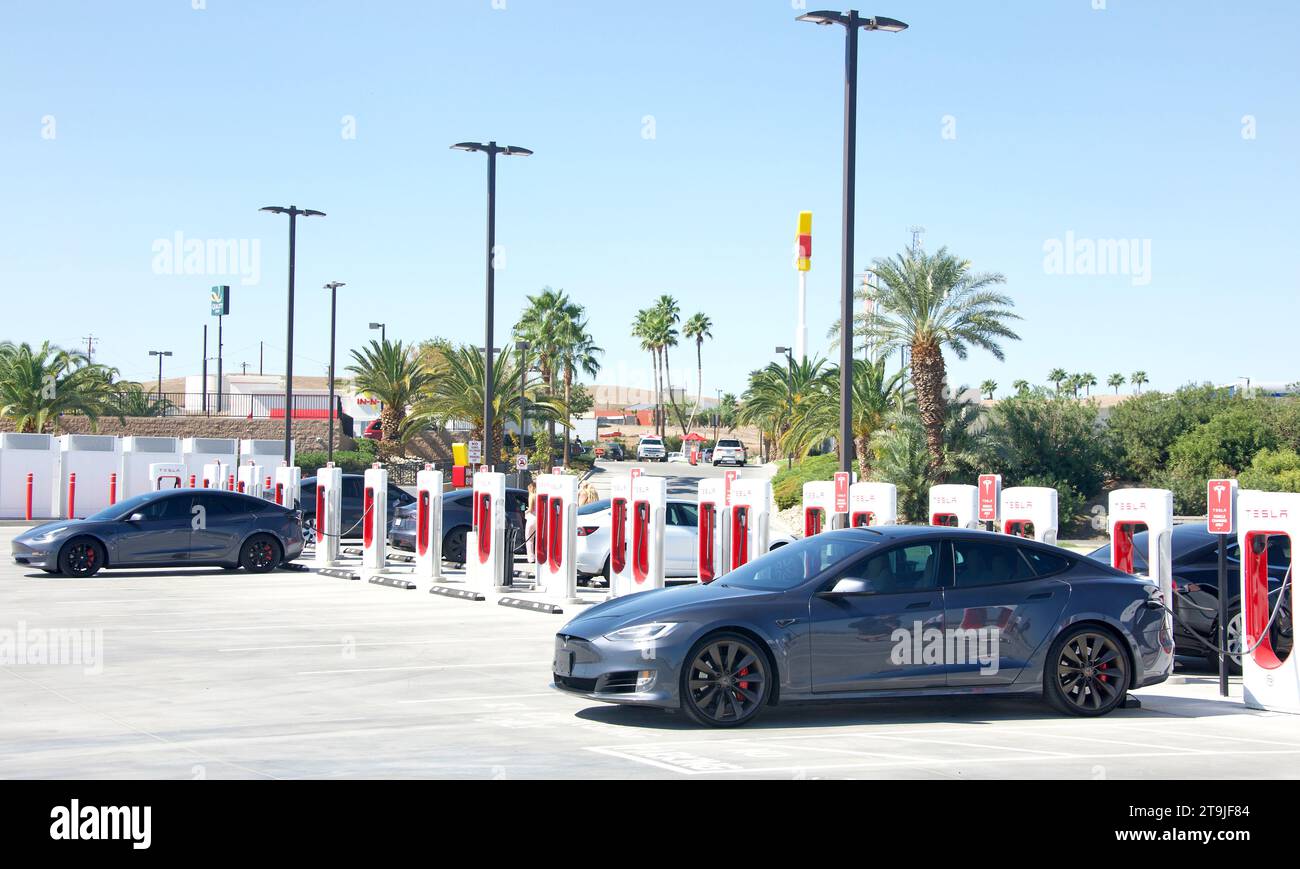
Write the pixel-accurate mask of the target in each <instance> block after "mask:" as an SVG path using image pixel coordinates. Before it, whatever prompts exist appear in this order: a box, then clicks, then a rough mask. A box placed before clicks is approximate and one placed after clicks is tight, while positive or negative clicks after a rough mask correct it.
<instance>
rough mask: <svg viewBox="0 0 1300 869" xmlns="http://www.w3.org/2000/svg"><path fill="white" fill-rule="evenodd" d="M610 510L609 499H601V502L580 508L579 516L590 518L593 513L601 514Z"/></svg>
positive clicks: (593, 502)
mask: <svg viewBox="0 0 1300 869" xmlns="http://www.w3.org/2000/svg"><path fill="white" fill-rule="evenodd" d="M608 509H609V499H608V498H601V499H600V500H599V501H592V502H591V503H590V504H584V505H583V506H581V507H579V508H578V515H579V516H590V515H591V514H592V513H600V512H602V511H604V510H608Z"/></svg>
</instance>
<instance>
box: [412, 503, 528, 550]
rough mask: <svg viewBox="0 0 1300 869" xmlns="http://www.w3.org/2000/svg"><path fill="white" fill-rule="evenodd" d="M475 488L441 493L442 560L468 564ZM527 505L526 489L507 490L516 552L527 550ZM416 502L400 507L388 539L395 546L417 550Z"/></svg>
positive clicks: (508, 513) (509, 519)
mask: <svg viewBox="0 0 1300 869" xmlns="http://www.w3.org/2000/svg"><path fill="white" fill-rule="evenodd" d="M473 496H474V490H473V489H457V490H455V491H453V492H447V493H446V494H444V495H443V496H442V560H443V561H448V562H451V563H452V564H464V563H465V552H466V548H465V544H466V540H467V537H468V535H469V531H470V528H471V527H473V524H474V517H473V512H474V498H473ZM527 508H528V492H527V490H525V489H506V522H508V523H509V525H510V527H511V528H513V529H514V531H515V552H516V553H517V554H518V553H523V552H525V551H526V545H525V544H526V541H525V540H524V511H525V510H527ZM416 512H417V507H416V502H415V501H414V500H412V501H411V503H409V504H406V505H404V506H402V507H400V508H398V510H397V513H396V514H395V515H394V516H393V524H392V525H391V526H390V528H389V531H388V542H389V543H390V544H391V545H392V546H393V548H395V549H404V550H407V551H409V552H414V551H415V535H416V530H417V523H416Z"/></svg>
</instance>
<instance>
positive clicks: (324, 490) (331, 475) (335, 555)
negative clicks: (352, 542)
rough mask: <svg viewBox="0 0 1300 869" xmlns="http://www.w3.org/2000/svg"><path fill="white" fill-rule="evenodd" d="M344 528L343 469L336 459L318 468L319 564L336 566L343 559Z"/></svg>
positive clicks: (317, 554) (317, 535)
mask: <svg viewBox="0 0 1300 869" xmlns="http://www.w3.org/2000/svg"><path fill="white" fill-rule="evenodd" d="M342 532H343V469H342V468H338V467H335V466H334V464H333V463H330V464H328V465H326V466H325V467H323V468H321V469H320V470H318V471H317V472H316V566H317V567H333V566H335V565H336V564H338V560H339V537H340V536H341V534H342Z"/></svg>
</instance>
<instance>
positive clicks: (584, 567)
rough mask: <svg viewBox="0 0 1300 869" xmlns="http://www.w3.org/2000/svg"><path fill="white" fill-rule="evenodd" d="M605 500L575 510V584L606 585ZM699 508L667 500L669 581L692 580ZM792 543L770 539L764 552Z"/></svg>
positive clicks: (607, 515) (607, 516)
mask: <svg viewBox="0 0 1300 869" xmlns="http://www.w3.org/2000/svg"><path fill="white" fill-rule="evenodd" d="M610 513H611V510H610V502H609V499H608V498H604V499H602V500H600V501H595V502H593V503H591V504H587V505H586V506H585V507H579V508H578V553H577V562H578V581H579V582H580V583H582V582H585V581H586V580H589V579H591V578H593V577H602V578H603V582H605V583H608V582H609V550H610V535H609V524H610V522H609V520H610ZM699 532H700V529H699V506H698V505H697V504H696V502H694V501H686V500H683V499H680V498H669V499H668V508H667V510H666V511H665V515H664V576H665V577H667V578H669V579H695V578H696V577H697V575H698V570H697V559H698V558H699V552H698V550H699V545H698V542H699ZM793 542H794V541H793V540H792V539H791V538H789V537H773V538H771V539H769V540H768V544H767V549H768V552H771V551H772V550H773V549H776V548H778V547H781V546H784V545H786V544H787V543H793Z"/></svg>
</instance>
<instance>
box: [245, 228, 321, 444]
mask: <svg viewBox="0 0 1300 869" xmlns="http://www.w3.org/2000/svg"><path fill="white" fill-rule="evenodd" d="M258 211H269V212H270V213H271V214H287V215H289V315H288V317H287V318H286V319H287V320H288V322H287V323H286V324H285V341H284V344H285V346H284V460H285V461H286V462H289V461H292V456H293V270H294V258H295V257H296V255H297V247H298V217H299V215H301V216H302V217H324V216H325V212H323V211H314V210H312V209H310V208H299V207H298V206H296V205H290V206H289V207H288V208H285V207H284V206H281V205H268V206H266V207H265V208H259V209H258Z"/></svg>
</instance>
